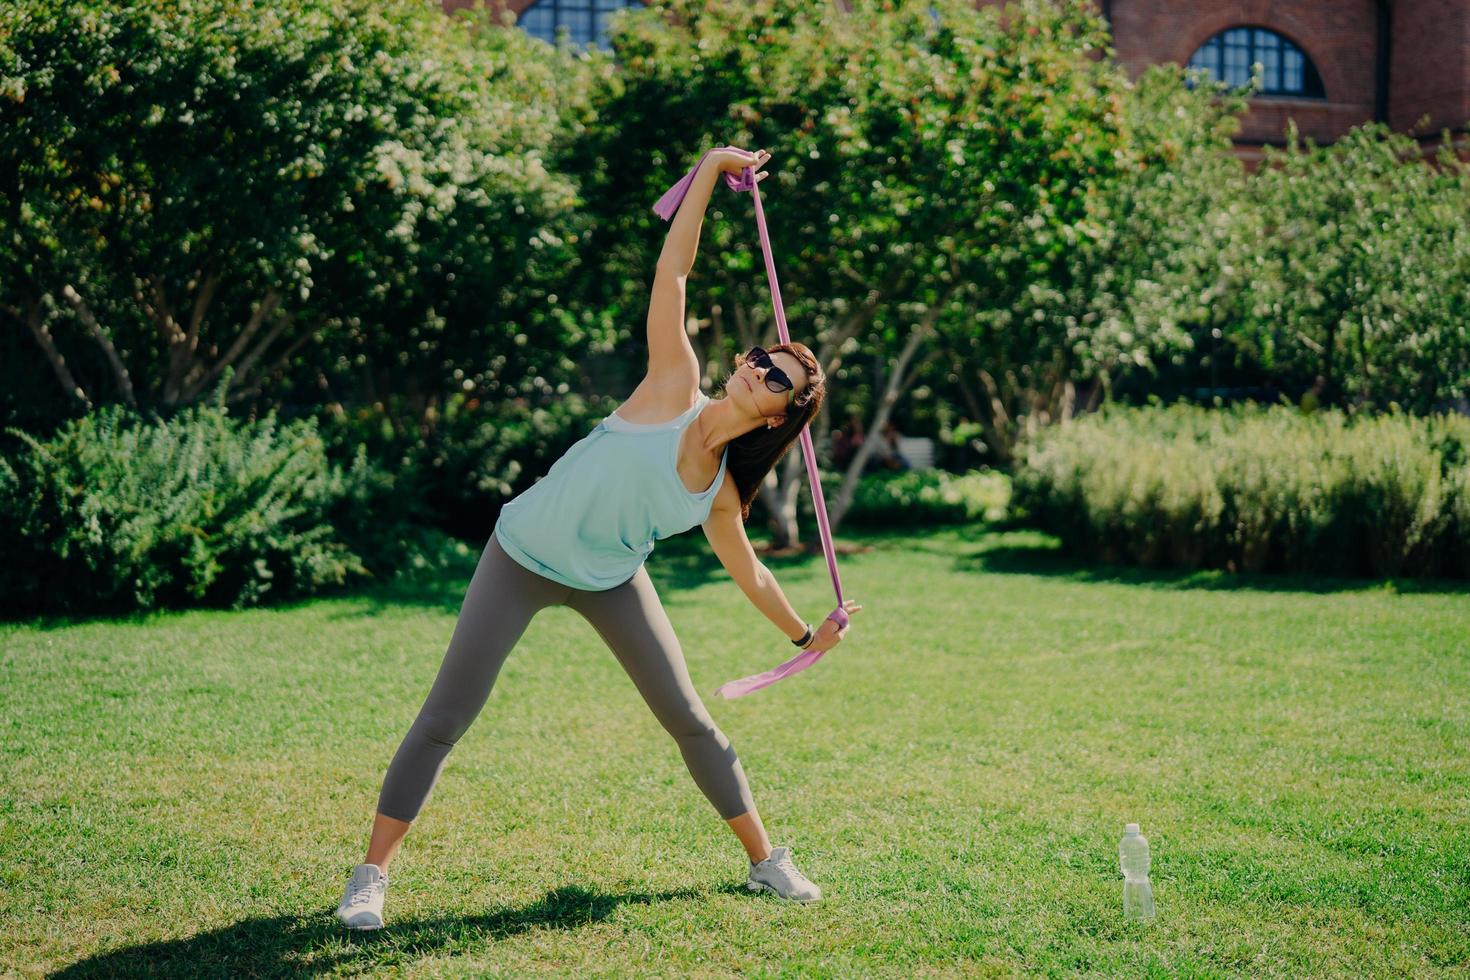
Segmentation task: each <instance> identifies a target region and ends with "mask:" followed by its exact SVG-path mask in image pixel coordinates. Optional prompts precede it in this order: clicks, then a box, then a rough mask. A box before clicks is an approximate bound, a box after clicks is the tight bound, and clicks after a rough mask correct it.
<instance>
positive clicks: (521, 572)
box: [378, 534, 755, 821]
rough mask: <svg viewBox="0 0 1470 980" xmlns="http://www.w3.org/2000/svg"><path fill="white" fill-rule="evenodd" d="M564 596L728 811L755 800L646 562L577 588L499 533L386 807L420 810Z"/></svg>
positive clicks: (401, 757)
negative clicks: (524, 643) (511, 666)
mask: <svg viewBox="0 0 1470 980" xmlns="http://www.w3.org/2000/svg"><path fill="white" fill-rule="evenodd" d="M561 605H566V606H571V607H572V608H573V609H575V610H576V611H577V612H578V613H580V614H581V615H582V616H583V617H585V618H586V619H587V621H588V622H590V623H591V624H592V625H593V627H594V628H595V629H596V630H597V632H598V634H599V635H601V637H602V639H603V640H604V641H605V642H606V643H607V645H608V646H609V647H611V648H612V652H613V654H614V655H615V656H616V657H617V658H618V661H619V662H620V663H621V664H622V665H623V669H624V670H626V671H627V672H628V675H629V676H630V677H631V678H632V679H633V684H634V685H635V686H636V687H637V688H638V693H639V694H642V695H643V700H644V701H646V702H648V706H649V707H650V708H652V709H653V713H654V715H656V716H657V717H658V720H659V722H660V723H661V724H662V725H663V726H664V728H665V730H667V731H668V733H669V734H670V735H672V736H674V740H675V741H676V742H677V743H678V745H679V751H680V752H681V753H682V754H683V756H684V764H685V765H687V766H688V767H689V772H690V774H692V775H693V776H694V782H695V784H696V785H698V787H699V789H700V791H701V792H702V793H704V795H705V796H706V797H708V798H709V801H710V802H711V803H712V804H714V807H715V809H716V810H717V811H718V812H719V814H720V816H721V817H722V818H723V819H725V820H729V819H731V818H733V817H738V816H740V815H741V814H742V813H746V812H748V811H751V810H753V809H755V803H754V802H753V801H752V799H751V796H750V788H749V787H748V786H747V785H746V783H745V771H744V770H743V769H742V768H741V767H740V760H739V759H738V758H737V757H736V756H735V750H734V749H733V748H731V747H730V740H729V739H727V738H725V735H724V733H723V732H721V731H720V730H719V728H717V727H716V726H715V723H714V720H713V719H712V718H711V717H710V714H709V712H708V711H707V710H705V707H704V704H703V702H701V701H700V700H699V695H698V694H697V693H695V690H694V685H693V684H691V683H690V681H689V669H688V668H687V667H686V666H685V665H684V652H683V651H682V650H681V649H680V648H679V641H678V639H677V638H676V637H675V636H674V629H673V626H672V625H671V624H670V623H669V617H668V615H667V614H666V613H665V612H664V607H663V603H661V602H660V601H659V598H658V593H657V592H656V591H655V590H654V587H653V581H652V580H651V579H650V578H649V577H648V571H647V570H646V569H644V568H643V567H642V566H639V568H638V571H637V572H636V573H634V575H633V577H632V578H630V579H628V580H627V581H626V582H624V583H623V584H622V585H619V586H615V587H614V588H611V589H606V590H603V591H600V592H598V591H590V590H586V589H576V588H572V587H571V586H569V585H562V584H561V583H560V582H555V581H552V580H551V579H549V578H546V577H545V576H542V575H537V574H536V573H535V572H533V571H531V570H530V569H528V568H525V567H524V566H522V565H521V564H519V563H518V562H516V561H515V560H514V559H512V558H511V557H510V556H509V555H507V554H506V553H505V551H504V550H503V549H502V548H501V547H500V542H499V541H498V540H497V539H496V537H495V535H494V534H491V536H490V542H489V543H488V544H487V545H486V546H485V550H484V552H483V553H482V554H481V555H480V562H479V565H478V566H477V567H476V568H475V574H474V577H473V578H471V579H470V585H469V589H468V590H467V591H466V593H465V600H464V605H463V607H461V609H460V612H459V621H458V622H457V623H455V625H454V633H453V635H452V636H451V637H450V640H449V650H448V652H447V653H446V654H445V655H444V662H443V663H442V664H441V665H440V666H439V675H438V676H437V677H436V678H435V679H434V686H433V687H432V688H431V689H430V691H429V697H428V699H427V700H426V701H425V702H424V706H423V707H422V708H420V709H419V713H418V717H417V718H416V719H414V722H413V724H412V725H411V726H410V727H409V730H408V734H407V735H406V736H405V737H404V739H403V742H402V743H401V744H400V745H399V746H398V751H397V753H395V754H394V756H393V761H392V762H391V763H389V765H388V773H387V775H386V776H385V777H384V778H383V789H382V792H381V793H380V794H379V795H378V812H379V813H382V814H384V815H385V816H389V817H392V818H394V819H396V820H403V821H412V820H413V819H414V818H415V817H417V816H418V813H419V810H420V808H421V807H422V806H423V805H424V801H425V800H427V799H428V797H429V792H430V791H431V790H432V789H433V787H434V783H435V781H436V780H438V778H439V772H440V770H441V769H443V768H444V762H445V759H446V758H447V757H448V755H449V750H450V749H452V748H454V743H455V742H457V741H459V738H460V736H462V735H463V734H464V733H465V731H466V730H467V729H468V728H469V727H470V723H471V722H472V721H474V720H475V716H476V715H478V714H479V713H480V709H481V708H482V707H484V705H485V701H486V700H487V699H488V698H489V697H490V688H491V687H493V686H494V684H495V678H496V676H497V675H498V674H499V673H500V667H501V665H502V664H503V663H505V658H506V656H507V655H509V653H510V651H511V648H512V647H514V646H515V644H516V641H517V640H519V639H520V637H521V634H522V633H523V632H525V629H526V627H527V626H528V625H529V624H530V622H531V618H532V617H533V616H535V615H536V613H538V612H540V611H541V610H542V609H545V608H546V607H547V606H561ZM588 750H589V751H593V750H595V746H588Z"/></svg>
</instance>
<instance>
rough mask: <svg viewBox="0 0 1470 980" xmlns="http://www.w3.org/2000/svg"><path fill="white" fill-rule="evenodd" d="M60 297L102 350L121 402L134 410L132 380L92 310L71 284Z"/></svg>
mask: <svg viewBox="0 0 1470 980" xmlns="http://www.w3.org/2000/svg"><path fill="white" fill-rule="evenodd" d="M61 295H62V296H63V297H65V299H66V301H67V302H68V303H70V304H71V305H72V309H74V310H76V311H77V316H78V317H79V318H80V319H81V321H82V325H83V326H85V327H86V328H87V332H88V333H89V334H91V335H92V339H93V340H95V341H96V342H97V346H98V347H101V348H102V353H103V354H104V355H105V356H106V357H107V363H108V364H110V365H111V366H112V376H113V378H114V380H116V381H117V390H118V393H119V394H120V395H122V400H123V401H124V402H126V403H127V405H128V407H129V408H133V409H136V408H137V407H138V399H137V398H135V397H134V396H133V379H132V378H130V377H129V376H128V369H127V367H126V366H125V365H124V364H123V362H122V358H121V357H119V356H118V354H117V348H116V347H114V346H113V344H112V338H111V337H109V336H107V331H105V330H103V329H102V325H101V324H100V323H98V322H97V318H96V317H95V316H93V315H92V308H91V307H90V306H88V305H87V301H86V300H84V299H82V296H81V294H80V293H78V292H77V291H76V290H75V289H74V288H72V285H71V283H67V284H66V285H64V286H62V287H61Z"/></svg>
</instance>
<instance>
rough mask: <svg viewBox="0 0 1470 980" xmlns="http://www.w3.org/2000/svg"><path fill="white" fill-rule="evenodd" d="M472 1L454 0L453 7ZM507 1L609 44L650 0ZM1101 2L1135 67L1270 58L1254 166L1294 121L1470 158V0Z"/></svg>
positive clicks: (544, 26)
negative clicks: (1383, 130) (1469, 135)
mask: <svg viewBox="0 0 1470 980" xmlns="http://www.w3.org/2000/svg"><path fill="white" fill-rule="evenodd" d="M467 2H469V0H443V3H444V6H445V8H446V9H454V8H455V7H459V6H463V5H465V4H466V3H467ZM498 2H500V3H503V4H504V5H505V6H506V7H508V8H509V9H510V10H512V11H514V12H515V13H516V14H517V17H518V21H517V23H518V24H519V26H521V27H522V28H523V29H525V30H527V31H529V32H531V33H532V34H534V35H536V36H538V37H542V38H544V39H546V40H548V41H551V40H553V39H554V37H555V32H556V30H557V28H558V27H565V28H566V29H567V30H568V32H569V34H570V37H571V40H572V42H573V43H575V44H583V45H585V44H597V45H598V46H606V20H607V16H608V14H610V13H611V12H612V11H615V10H619V9H622V8H624V7H628V6H633V5H636V4H637V3H638V2H639V0H498ZM812 2H813V3H817V2H823V0H812ZM839 2H841V0H839ZM975 2H976V3H977V4H983V5H990V6H1001V5H1003V2H1004V0H975ZM1097 2H1098V4H1099V7H1100V10H1101V13H1102V14H1103V16H1104V17H1105V18H1106V19H1107V21H1108V23H1109V24H1110V25H1111V28H1112V34H1113V47H1114V49H1115V50H1116V52H1117V58H1118V60H1119V61H1120V62H1121V63H1122V64H1123V66H1124V67H1125V68H1126V69H1127V71H1128V73H1129V75H1130V77H1133V78H1136V77H1138V75H1139V74H1140V73H1142V71H1143V70H1144V69H1145V68H1146V67H1147V66H1148V65H1150V64H1154V63H1163V62H1174V63H1176V64H1180V65H1189V66H1191V67H1196V68H1199V69H1201V70H1204V71H1207V72H1209V73H1210V75H1211V76H1212V77H1215V78H1224V79H1225V80H1227V81H1230V82H1237V83H1240V82H1244V81H1246V80H1247V79H1248V78H1249V75H1250V66H1251V65H1252V64H1253V63H1256V62H1259V63H1260V64H1261V65H1262V67H1263V69H1264V71H1265V80H1264V81H1265V86H1264V89H1263V91H1262V92H1261V93H1260V94H1258V95H1257V96H1256V97H1255V98H1253V99H1252V100H1251V101H1250V110H1249V112H1247V114H1246V115H1245V117H1244V118H1243V119H1242V120H1241V131H1240V132H1239V133H1238V134H1237V136H1236V141H1235V150H1236V154H1237V155H1238V156H1239V157H1241V158H1242V159H1243V160H1245V161H1246V162H1247V163H1248V164H1254V162H1255V161H1257V160H1259V159H1260V156H1261V147H1262V146H1265V145H1268V144H1269V145H1273V146H1281V145H1284V143H1285V139H1284V134H1285V130H1286V124H1287V120H1288V119H1295V120H1296V124H1297V128H1298V129H1299V130H1300V132H1301V133H1302V135H1303V136H1309V137H1311V138H1312V139H1313V140H1315V141H1316V142H1317V143H1331V142H1332V141H1334V140H1336V139H1337V138H1338V137H1340V136H1342V135H1343V134H1344V133H1345V132H1346V131H1347V130H1349V129H1351V128H1352V127H1354V126H1357V125H1359V124H1361V123H1364V122H1369V121H1372V120H1381V121H1384V122H1387V123H1388V125H1389V126H1391V127H1392V128H1393V129H1395V130H1398V131H1400V132H1406V133H1410V134H1411V135H1413V136H1415V137H1416V138H1417V139H1418V140H1419V142H1420V144H1421V146H1422V147H1423V148H1424V150H1425V151H1426V152H1432V151H1433V150H1434V149H1435V148H1436V147H1438V146H1439V144H1440V131H1441V129H1444V128H1449V129H1450V130H1451V131H1452V133H1453V135H1454V139H1455V143H1456V147H1457V151H1458V152H1459V153H1460V155H1461V156H1462V157H1466V158H1470V140H1467V139H1466V134H1465V127H1466V124H1467V122H1470V0H1097Z"/></svg>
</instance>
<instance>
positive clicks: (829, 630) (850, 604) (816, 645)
mask: <svg viewBox="0 0 1470 980" xmlns="http://www.w3.org/2000/svg"><path fill="white" fill-rule="evenodd" d="M842 608H843V610H844V611H846V613H847V615H848V617H849V619H851V617H853V616H855V615H857V614H858V613H860V612H862V609H863V607H862V605H861V604H859V603H858V601H857V600H856V599H845V600H843V603H842ZM850 629H852V623H851V622H849V623H848V625H846V626H838V625H837V620H835V619H833V618H831V617H830V616H829V617H827V618H826V619H824V620H822V625H821V626H819V627H817V633H816V636H814V637H812V642H811V645H810V646H808V647H806V649H807V650H822V651H826V650H831V649H832V648H833V647H835V646H836V645H837V644H839V643H841V642H842V638H843V637H845V636H846V635H847V631H848V630H850Z"/></svg>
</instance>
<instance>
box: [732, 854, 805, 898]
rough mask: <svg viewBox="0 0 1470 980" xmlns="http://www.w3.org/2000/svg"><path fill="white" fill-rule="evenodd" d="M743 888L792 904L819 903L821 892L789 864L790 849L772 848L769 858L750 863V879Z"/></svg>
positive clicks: (794, 866)
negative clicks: (770, 894) (771, 894)
mask: <svg viewBox="0 0 1470 980" xmlns="http://www.w3.org/2000/svg"><path fill="white" fill-rule="evenodd" d="M745 887H746V888H749V889H750V890H751V891H753V892H758V891H762V890H764V891H768V892H773V893H774V894H776V895H779V896H781V897H782V898H784V899H788V900H789V901H793V902H801V903H802V904H803V905H805V904H807V903H808V902H819V901H821V900H822V890H821V889H820V888H818V887H817V886H816V885H814V884H812V883H811V882H810V881H808V880H807V878H806V875H804V874H802V873H801V872H800V871H797V870H796V865H794V864H792V863H791V848H789V847H773V848H771V856H770V857H768V858H766V859H765V860H764V861H761V862H759V863H757V862H755V861H752V862H750V878H749V880H748V881H746V883H745Z"/></svg>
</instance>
